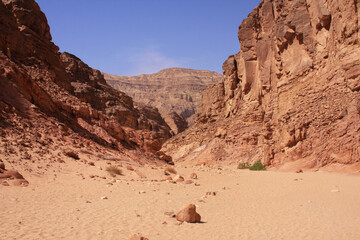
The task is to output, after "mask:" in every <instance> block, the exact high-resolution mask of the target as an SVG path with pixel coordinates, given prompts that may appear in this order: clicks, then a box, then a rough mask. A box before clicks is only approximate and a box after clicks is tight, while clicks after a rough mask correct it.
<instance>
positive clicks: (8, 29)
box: [0, 0, 171, 171]
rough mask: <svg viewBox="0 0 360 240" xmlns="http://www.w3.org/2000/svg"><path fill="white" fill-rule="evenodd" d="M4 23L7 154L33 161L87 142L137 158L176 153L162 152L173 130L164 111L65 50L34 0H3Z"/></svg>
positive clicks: (1, 64) (0, 130) (0, 59)
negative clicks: (141, 103)
mask: <svg viewBox="0 0 360 240" xmlns="http://www.w3.org/2000/svg"><path fill="white" fill-rule="evenodd" d="M0 29H1V36H0V88H1V89H2V90H1V91H0V135H1V136H2V137H1V143H0V144H1V148H2V149H3V150H4V151H2V152H1V153H0V155H1V156H0V157H1V158H2V159H4V160H6V161H7V162H8V163H10V164H11V165H16V164H23V165H29V166H30V165H31V164H27V163H31V162H35V161H40V160H44V161H47V160H49V159H52V160H53V161H56V159H57V158H58V157H59V156H61V152H65V150H66V148H72V147H76V148H84V147H85V146H86V147H87V148H88V149H93V150H94V154H95V153H96V154H98V153H99V152H106V151H110V150H111V151H112V150H115V152H113V153H115V154H119V156H124V158H126V159H132V160H133V161H137V162H141V161H142V160H144V161H150V162H151V161H156V160H160V157H159V156H162V157H163V158H166V159H169V157H168V156H166V155H165V154H164V153H161V154H157V152H158V151H159V150H160V148H161V145H162V143H163V142H164V141H165V140H166V139H168V138H169V137H170V136H171V133H170V128H169V127H168V125H167V124H166V123H165V121H164V119H163V118H162V117H161V115H160V114H159V112H158V111H157V110H156V109H153V108H148V107H146V108H144V107H137V106H134V104H133V101H132V99H131V98H130V97H129V96H127V95H126V94H124V93H122V92H119V91H117V90H114V89H112V88H111V87H110V86H108V85H107V83H106V81H105V79H104V77H103V75H102V73H101V72H99V71H98V70H94V69H92V68H90V67H89V66H87V65H86V64H85V63H83V62H82V61H81V60H80V59H78V58H77V57H75V56H73V55H71V54H68V53H62V54H60V53H59V52H58V47H57V46H56V45H55V44H54V43H52V42H51V35H50V29H49V26H48V24H47V20H46V17H45V15H44V14H43V13H42V12H41V10H40V8H39V6H38V5H37V4H36V2H35V1H33V0H27V1H23V0H2V1H0ZM37 148H39V150H34V149H37ZM30 150H34V151H35V152H32V153H31V154H30ZM59 150H62V151H59ZM57 151H58V152H57ZM13 159H22V160H21V161H15V160H13ZM23 159H25V160H23ZM170 159H171V158H170ZM59 161H61V159H60V160H59ZM168 161H169V160H168ZM26 169H27V170H28V171H31V169H29V168H26Z"/></svg>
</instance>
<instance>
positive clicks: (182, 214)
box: [176, 204, 201, 223]
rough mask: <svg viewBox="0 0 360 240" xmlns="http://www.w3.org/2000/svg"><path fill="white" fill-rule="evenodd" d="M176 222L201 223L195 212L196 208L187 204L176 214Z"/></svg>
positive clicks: (198, 215)
mask: <svg viewBox="0 0 360 240" xmlns="http://www.w3.org/2000/svg"><path fill="white" fill-rule="evenodd" d="M176 220H178V221H180V222H188V223H199V222H200V221H201V216H200V214H198V213H197V212H196V206H195V205H194V204H189V205H186V206H185V207H183V208H182V209H181V210H180V211H179V212H178V213H177V214H176Z"/></svg>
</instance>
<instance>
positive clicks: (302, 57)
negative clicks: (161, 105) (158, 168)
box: [161, 0, 360, 172]
mask: <svg viewBox="0 0 360 240" xmlns="http://www.w3.org/2000/svg"><path fill="white" fill-rule="evenodd" d="M358 5H359V3H358V1H357V2H353V1H347V0H339V1H325V0H319V1H317V0H309V1H303V0H292V1H271V0H263V1H261V3H260V4H259V6H258V7H256V8H255V9H254V10H253V11H252V12H251V13H250V14H249V16H248V18H246V19H244V21H243V22H242V23H241V24H240V26H239V29H238V39H239V41H240V51H239V52H238V53H235V54H234V55H231V56H230V57H229V58H228V59H227V60H226V61H225V62H224V64H223V78H222V81H221V82H220V83H218V84H215V85H212V86H210V87H209V88H208V89H206V90H205V91H204V92H203V97H202V105H201V107H200V108H199V110H198V113H197V116H196V119H195V124H193V125H192V126H190V127H189V128H188V129H187V130H185V131H184V132H183V133H181V134H179V135H176V136H174V137H173V138H171V139H169V140H168V141H167V142H166V143H165V144H164V145H163V147H162V149H161V151H163V152H165V153H166V154H168V155H171V156H172V157H173V161H174V162H175V163H176V161H178V160H180V159H181V161H182V162H189V163H195V164H198V165H200V164H202V163H204V164H207V165H210V164H211V165H217V164H231V163H234V162H237V161H238V159H242V161H243V162H249V163H251V162H254V159H256V160H257V161H258V160H260V161H261V162H262V163H263V164H264V165H265V166H267V167H276V168H282V167H283V166H284V167H285V166H286V167H285V168H286V170H288V171H293V172H295V171H297V170H298V169H299V168H300V169H302V170H303V171H305V170H307V169H309V168H310V169H312V170H316V169H319V168H322V167H325V168H324V169H326V168H327V167H328V166H329V167H330V168H331V167H332V166H340V167H338V168H336V170H337V171H347V172H349V171H351V172H357V171H359V169H360V165H359V163H360V151H355V152H354V149H360V142H359V141H354V139H359V138H360V132H359V131H358V129H359V128H360V121H358V119H359V117H360V110H359V109H360V108H359V106H360V105H359V103H360V96H359V91H360V60H359V57H358V56H360V47H359V44H358V42H359V38H358V32H359V24H358V22H357V17H353V16H358V8H359V6H358ZM314 79H316V81H314ZM214 137H215V138H214ZM288 163H290V164H288ZM327 169H329V168H327Z"/></svg>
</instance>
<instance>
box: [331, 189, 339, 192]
mask: <svg viewBox="0 0 360 240" xmlns="http://www.w3.org/2000/svg"><path fill="white" fill-rule="evenodd" d="M331 192H332V193H337V192H340V190H339V189H337V188H335V189H332V190H331Z"/></svg>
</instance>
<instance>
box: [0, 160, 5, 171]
mask: <svg viewBox="0 0 360 240" xmlns="http://www.w3.org/2000/svg"><path fill="white" fill-rule="evenodd" d="M0 169H3V170H5V164H4V162H3V161H2V160H0Z"/></svg>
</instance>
